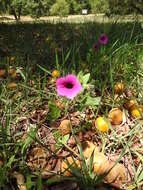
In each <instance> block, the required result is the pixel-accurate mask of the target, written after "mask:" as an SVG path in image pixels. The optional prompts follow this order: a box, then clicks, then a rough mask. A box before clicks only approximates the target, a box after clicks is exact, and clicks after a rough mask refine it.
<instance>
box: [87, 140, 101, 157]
mask: <svg viewBox="0 0 143 190" xmlns="http://www.w3.org/2000/svg"><path fill="white" fill-rule="evenodd" d="M93 151H94V154H96V152H99V151H100V148H99V147H98V146H97V145H95V144H93V143H92V142H90V141H85V142H83V155H84V157H85V158H90V157H91V154H92V153H93Z"/></svg>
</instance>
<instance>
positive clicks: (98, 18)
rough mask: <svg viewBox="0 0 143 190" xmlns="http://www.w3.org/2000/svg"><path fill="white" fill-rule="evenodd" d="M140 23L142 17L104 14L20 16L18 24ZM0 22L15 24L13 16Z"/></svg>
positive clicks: (0, 19) (6, 16)
mask: <svg viewBox="0 0 143 190" xmlns="http://www.w3.org/2000/svg"><path fill="white" fill-rule="evenodd" d="M135 19H136V20H138V21H142V20H143V16H141V15H136V16H135V15H127V16H118V15H116V16H113V17H110V18H109V17H107V16H105V14H89V15H69V16H65V17H60V16H45V17H40V18H37V19H36V18H32V17H30V16H21V19H20V22H37V21H38V22H39V21H45V22H52V23H59V22H62V23H67V22H68V23H85V22H99V23H101V22H113V21H115V20H118V22H132V21H133V20H135ZM0 22H16V21H15V19H14V16H12V15H2V16H0Z"/></svg>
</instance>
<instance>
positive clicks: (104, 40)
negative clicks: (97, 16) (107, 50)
mask: <svg viewBox="0 0 143 190" xmlns="http://www.w3.org/2000/svg"><path fill="white" fill-rule="evenodd" d="M98 40H99V43H100V44H103V45H106V44H107V43H108V36H107V35H106V34H101V35H100V36H99V39H98Z"/></svg>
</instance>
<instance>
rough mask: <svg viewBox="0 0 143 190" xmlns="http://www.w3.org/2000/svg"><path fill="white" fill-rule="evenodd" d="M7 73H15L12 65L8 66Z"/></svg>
mask: <svg viewBox="0 0 143 190" xmlns="http://www.w3.org/2000/svg"><path fill="white" fill-rule="evenodd" d="M8 74H9V75H14V74H16V70H15V69H14V68H13V67H11V66H10V67H9V68H8Z"/></svg>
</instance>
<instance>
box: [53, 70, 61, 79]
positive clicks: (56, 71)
mask: <svg viewBox="0 0 143 190" xmlns="http://www.w3.org/2000/svg"><path fill="white" fill-rule="evenodd" d="M59 75H60V73H59V71H58V70H56V69H55V70H53V72H52V77H54V78H58V77H59Z"/></svg>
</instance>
